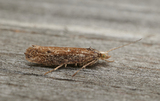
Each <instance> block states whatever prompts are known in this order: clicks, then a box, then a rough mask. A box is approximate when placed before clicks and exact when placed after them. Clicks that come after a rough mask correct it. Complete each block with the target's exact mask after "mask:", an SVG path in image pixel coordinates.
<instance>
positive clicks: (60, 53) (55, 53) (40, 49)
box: [24, 39, 141, 76]
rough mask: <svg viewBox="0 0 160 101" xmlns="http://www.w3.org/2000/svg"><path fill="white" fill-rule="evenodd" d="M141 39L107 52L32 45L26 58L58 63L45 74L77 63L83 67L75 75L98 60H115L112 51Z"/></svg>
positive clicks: (34, 61) (46, 63)
mask: <svg viewBox="0 0 160 101" xmlns="http://www.w3.org/2000/svg"><path fill="white" fill-rule="evenodd" d="M140 40H141V39H139V40H137V41H134V42H131V43H128V44H125V45H122V46H119V47H116V48H112V49H110V50H108V51H105V52H103V51H98V50H96V49H93V48H76V47H48V46H38V45H32V47H29V48H28V49H27V50H26V52H25V53H24V54H25V57H26V60H27V61H29V62H32V63H37V64H42V65H45V66H53V65H57V67H56V68H54V69H53V70H50V71H48V72H46V73H45V74H44V75H46V74H48V73H51V72H53V71H55V70H57V69H58V68H60V67H62V66H63V65H64V66H65V67H67V64H75V66H77V64H78V65H80V66H82V67H81V68H80V69H79V70H78V71H77V72H75V73H74V74H73V75H72V76H75V75H76V74H77V73H78V72H79V71H80V70H81V69H83V68H86V67H87V66H89V65H93V64H95V63H96V62H97V61H98V60H104V61H107V62H114V61H110V60H108V59H109V58H110V57H111V56H110V55H108V53H109V52H110V51H113V50H116V49H118V48H121V47H124V46H127V45H130V44H132V43H135V42H138V41H140Z"/></svg>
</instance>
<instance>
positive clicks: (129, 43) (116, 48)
mask: <svg viewBox="0 0 160 101" xmlns="http://www.w3.org/2000/svg"><path fill="white" fill-rule="evenodd" d="M141 39H142V38H141ZM141 39H139V40H136V41H134V42H130V43H128V44H125V45H122V46H119V47H116V48H112V49H110V50H108V51H106V52H105V53H109V52H110V51H113V50H116V49H118V48H122V47H124V46H128V45H130V44H133V43H136V42H138V41H140V40H141Z"/></svg>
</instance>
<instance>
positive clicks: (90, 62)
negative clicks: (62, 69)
mask: <svg viewBox="0 0 160 101" xmlns="http://www.w3.org/2000/svg"><path fill="white" fill-rule="evenodd" d="M96 61H97V60H93V61H91V62H89V63H87V64H86V65H84V66H83V67H82V68H81V69H83V68H85V67H86V66H88V65H90V64H92V63H94V62H96ZM81 69H79V70H78V71H77V72H75V73H74V74H73V75H72V77H73V76H75V75H76V74H77V73H78V72H79V71H80V70H81Z"/></svg>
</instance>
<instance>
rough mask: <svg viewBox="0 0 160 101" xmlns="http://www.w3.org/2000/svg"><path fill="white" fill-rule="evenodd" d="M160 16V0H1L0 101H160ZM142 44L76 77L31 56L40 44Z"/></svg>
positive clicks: (71, 69)
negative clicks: (30, 50) (33, 61)
mask: <svg viewBox="0 0 160 101" xmlns="http://www.w3.org/2000/svg"><path fill="white" fill-rule="evenodd" d="M159 12H160V1H159V0H148V1H146V0H112V1H105V0H101V1H99V0H87V1H86V0H64V1H63V0H34V1H33V0H0V101H11V100H12V101H33V100H34V101H56V100H57V101H84V100H86V101H97V100H99V101H104V100H105V101H158V100H160V41H159V39H160V35H159V33H160V13H159ZM140 38H143V39H142V40H141V41H140V42H138V43H136V44H132V45H130V46H126V47H124V48H121V49H118V50H115V51H112V52H110V53H109V54H110V55H111V56H112V57H111V60H115V62H113V63H107V62H105V61H99V62H98V63H97V64H95V65H93V66H91V67H88V68H86V69H83V70H81V71H80V72H79V73H78V74H77V75H76V76H75V77H71V75H72V74H74V73H75V72H76V71H77V70H78V69H79V67H74V66H68V67H67V68H64V67H63V68H61V69H59V70H57V71H55V72H53V73H50V74H48V75H46V76H44V75H43V74H44V73H45V72H46V71H49V70H51V69H52V67H43V66H40V65H36V64H31V63H29V62H27V61H26V60H25V57H24V52H25V50H26V49H27V48H28V47H29V46H31V45H33V44H34V45H43V46H64V47H83V48H88V47H92V48H95V49H97V50H101V51H106V50H109V49H111V48H113V47H117V46H120V45H123V44H126V43H129V42H132V41H135V40H137V39H140ZM53 68H54V67H53Z"/></svg>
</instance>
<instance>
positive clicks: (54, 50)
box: [25, 45, 100, 66]
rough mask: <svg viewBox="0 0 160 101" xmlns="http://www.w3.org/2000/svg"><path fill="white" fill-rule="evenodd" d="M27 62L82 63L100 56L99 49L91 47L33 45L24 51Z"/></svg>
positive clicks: (49, 63)
mask: <svg viewBox="0 0 160 101" xmlns="http://www.w3.org/2000/svg"><path fill="white" fill-rule="evenodd" d="M25 56H26V60H28V61H29V62H33V63H37V64H43V65H46V66H52V65H60V64H79V65H84V64H87V63H89V62H91V61H93V60H98V59H99V57H100V53H99V51H97V50H95V49H92V48H72V47H46V46H37V45H33V46H32V47H29V48H28V49H27V50H26V52H25Z"/></svg>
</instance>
